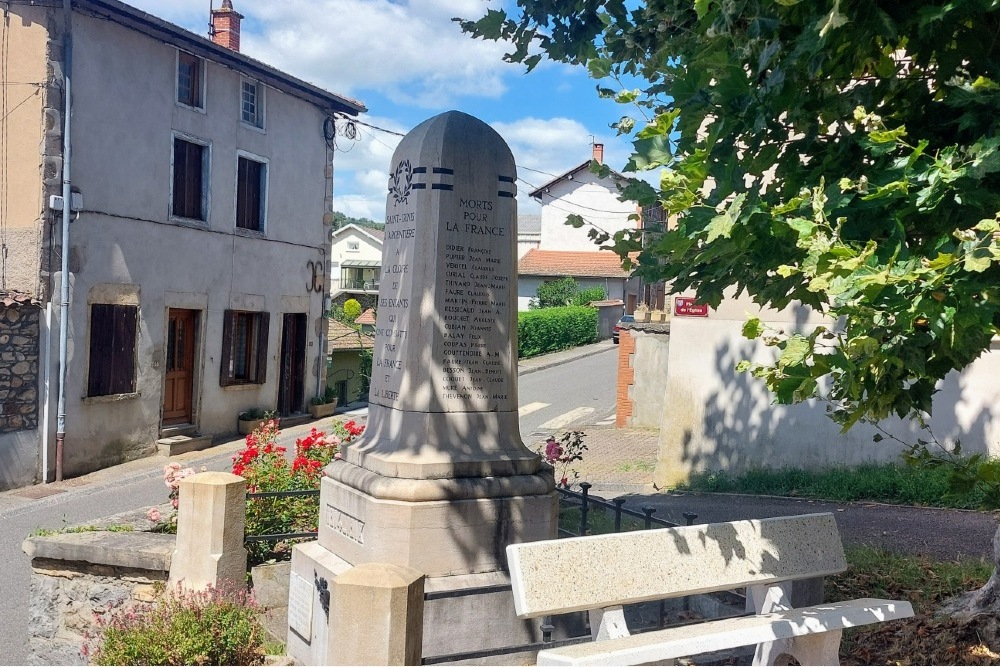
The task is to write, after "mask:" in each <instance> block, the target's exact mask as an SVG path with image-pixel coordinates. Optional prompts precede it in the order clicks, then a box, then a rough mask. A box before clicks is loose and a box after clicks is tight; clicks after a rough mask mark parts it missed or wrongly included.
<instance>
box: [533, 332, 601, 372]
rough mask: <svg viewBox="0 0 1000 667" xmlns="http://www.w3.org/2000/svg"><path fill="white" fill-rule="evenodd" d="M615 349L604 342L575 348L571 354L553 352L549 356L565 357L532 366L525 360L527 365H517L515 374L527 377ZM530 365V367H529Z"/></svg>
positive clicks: (542, 357) (543, 356)
mask: <svg viewBox="0 0 1000 667" xmlns="http://www.w3.org/2000/svg"><path fill="white" fill-rule="evenodd" d="M613 349H616V348H615V346H614V344H613V343H612V344H604V341H601V342H599V343H592V344H591V345H587V346H585V347H584V348H576V349H575V350H573V351H572V352H569V351H566V352H554V353H552V355H551V356H556V355H565V356H561V357H560V358H558V359H549V360H548V361H543V362H541V363H537V364H533V363H530V362H531V360H530V359H529V360H526V361H527V362H528V363H526V364H524V365H521V364H520V363H518V365H517V374H518V375H519V376H520V375H528V374H529V373H534V372H535V371H543V370H545V369H547V368H552V367H554V366H561V365H563V364H568V363H569V362H571V361H576V360H577V359H583V358H584V357H591V356H594V355H595V354H600V353H601V352H606V351H608V350H613ZM545 356H546V355H541V356H539V357H532V358H531V359H544V358H545ZM529 364H530V365H529Z"/></svg>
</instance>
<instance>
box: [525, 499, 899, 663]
mask: <svg viewBox="0 0 1000 667" xmlns="http://www.w3.org/2000/svg"><path fill="white" fill-rule="evenodd" d="M507 559H508V565H509V566H510V573H511V582H512V586H513V593H514V607H515V610H516V611H517V615H518V617H519V618H535V617H538V616H545V615H552V614H561V613H569V612H573V611H590V616H591V632H592V635H593V637H594V640H595V641H594V642H588V643H584V644H576V645H572V646H566V647H562V648H557V649H547V650H543V651H540V652H539V654H538V664H540V665H600V664H621V665H634V664H642V663H647V662H656V661H662V660H670V659H673V658H678V657H683V656H690V655H697V654H699V653H706V652H712V651H719V650H725V649H732V648H737V647H740V646H754V645H756V647H757V649H756V654H755V657H754V664H760V665H772V664H776V661H777V660H778V659H779V657H780V656H782V655H789V656H792V657H794V658H796V659H797V660H798V661H799V663H800V664H803V665H810V664H811V665H817V664H819V665H830V664H839V661H838V649H839V646H840V636H841V632H842V630H843V629H844V628H848V627H854V626H858V625H865V624H869V623H877V622H881V621H887V620H893V619H899V618H907V617H909V616H912V615H913V608H912V607H911V606H910V603H908V602H903V601H896V600H874V599H864V600H853V601H850V602H839V603H836V604H820V605H814V606H810V607H802V608H797V609H793V608H792V605H791V602H790V599H789V594H790V588H791V582H794V581H797V580H801V579H810V578H814V577H822V576H827V575H831V574H836V573H839V572H843V571H844V570H845V569H846V568H847V562H846V560H845V558H844V548H843V545H842V543H841V541H840V535H839V533H838V532H837V525H836V522H835V521H834V518H833V516H832V515H831V514H828V513H827V514H809V515H803V516H793V517H779V518H775V519H762V520H755V521H733V522H728V523H715V524H706V525H699V526H684V527H677V528H665V529H661V530H647V531H638V532H631V533H617V534H613V535H594V536H587V537H578V538H571V539H562V540H545V541H540V542H527V543H522V544H512V545H510V546H508V547H507ZM743 587H746V590H747V607H748V611H751V612H753V615H751V616H741V617H737V618H728V619H720V620H715V621H706V622H701V623H696V624H693V625H688V626H682V627H676V628H669V629H666V630H659V631H655V632H646V633H642V634H636V635H631V634H630V633H629V630H628V626H627V624H626V622H625V617H624V612H623V607H622V606H623V605H626V604H634V603H639V602H648V601H652V600H661V599H667V598H675V597H682V596H686V595H694V594H699V593H710V592H715V591H724V590H731V589H734V588H743Z"/></svg>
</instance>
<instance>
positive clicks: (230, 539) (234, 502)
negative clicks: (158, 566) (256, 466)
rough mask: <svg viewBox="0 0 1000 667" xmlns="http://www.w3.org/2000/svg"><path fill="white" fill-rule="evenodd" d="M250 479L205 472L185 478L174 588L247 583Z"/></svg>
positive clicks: (173, 564) (173, 566)
mask: <svg viewBox="0 0 1000 667" xmlns="http://www.w3.org/2000/svg"><path fill="white" fill-rule="evenodd" d="M246 512H247V498H246V480H244V479H243V478H242V477H238V476H236V475H233V474H231V473H228V472H203V473H198V474H197V475H191V476H190V477H186V478H184V479H182V480H181V484H180V503H179V505H178V508H177V548H176V551H174V555H173V558H172V559H171V562H170V580H169V585H174V586H175V585H177V584H180V585H181V586H182V587H183V588H185V589H187V590H204V589H205V588H207V587H209V586H214V587H219V586H223V585H226V584H228V585H229V586H232V587H237V588H242V587H243V586H245V584H246V576H247V550H246V549H245V548H244V547H243V530H244V523H245V522H246Z"/></svg>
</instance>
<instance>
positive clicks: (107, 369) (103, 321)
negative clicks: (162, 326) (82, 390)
mask: <svg viewBox="0 0 1000 667" xmlns="http://www.w3.org/2000/svg"><path fill="white" fill-rule="evenodd" d="M138 322H139V308H138V307H137V306H116V305H113V304H108V303H95V304H92V305H91V306H90V363H89V368H88V370H87V395H88V396H108V395H111V394H131V393H133V392H134V391H135V345H136V335H137V333H138V328H139V327H138Z"/></svg>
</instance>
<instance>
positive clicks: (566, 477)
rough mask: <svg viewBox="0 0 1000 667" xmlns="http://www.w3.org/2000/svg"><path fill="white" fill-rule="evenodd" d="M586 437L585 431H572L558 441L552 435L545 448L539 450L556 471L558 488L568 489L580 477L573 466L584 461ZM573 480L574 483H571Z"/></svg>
mask: <svg viewBox="0 0 1000 667" xmlns="http://www.w3.org/2000/svg"><path fill="white" fill-rule="evenodd" d="M586 435H587V434H586V433H584V432H583V431H571V432H566V433H563V434H562V435H561V436H560V437H559V439H558V440H556V437H555V436H554V435H550V436H549V438H548V440H546V441H545V446H544V447H540V448H539V449H538V453H539V454H541V456H542V458H543V459H544V460H545V462H546V463H548V464H549V465H550V466H552V467H553V469H554V470H555V476H556V485H557V486H561V487H562V488H564V489H568V488H570V487H571V486H573V484H574V482H575V481H576V480H577V479H578V478H579V477H580V473H579V471H577V470H576V469H575V468H573V467H571V466H572V464H573V463H575V462H577V461H582V460H583V453H584V452H585V451H587V445H585V444H584V443H583V439H584V437H586ZM571 478H572V480H573V481H570V479H571Z"/></svg>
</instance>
